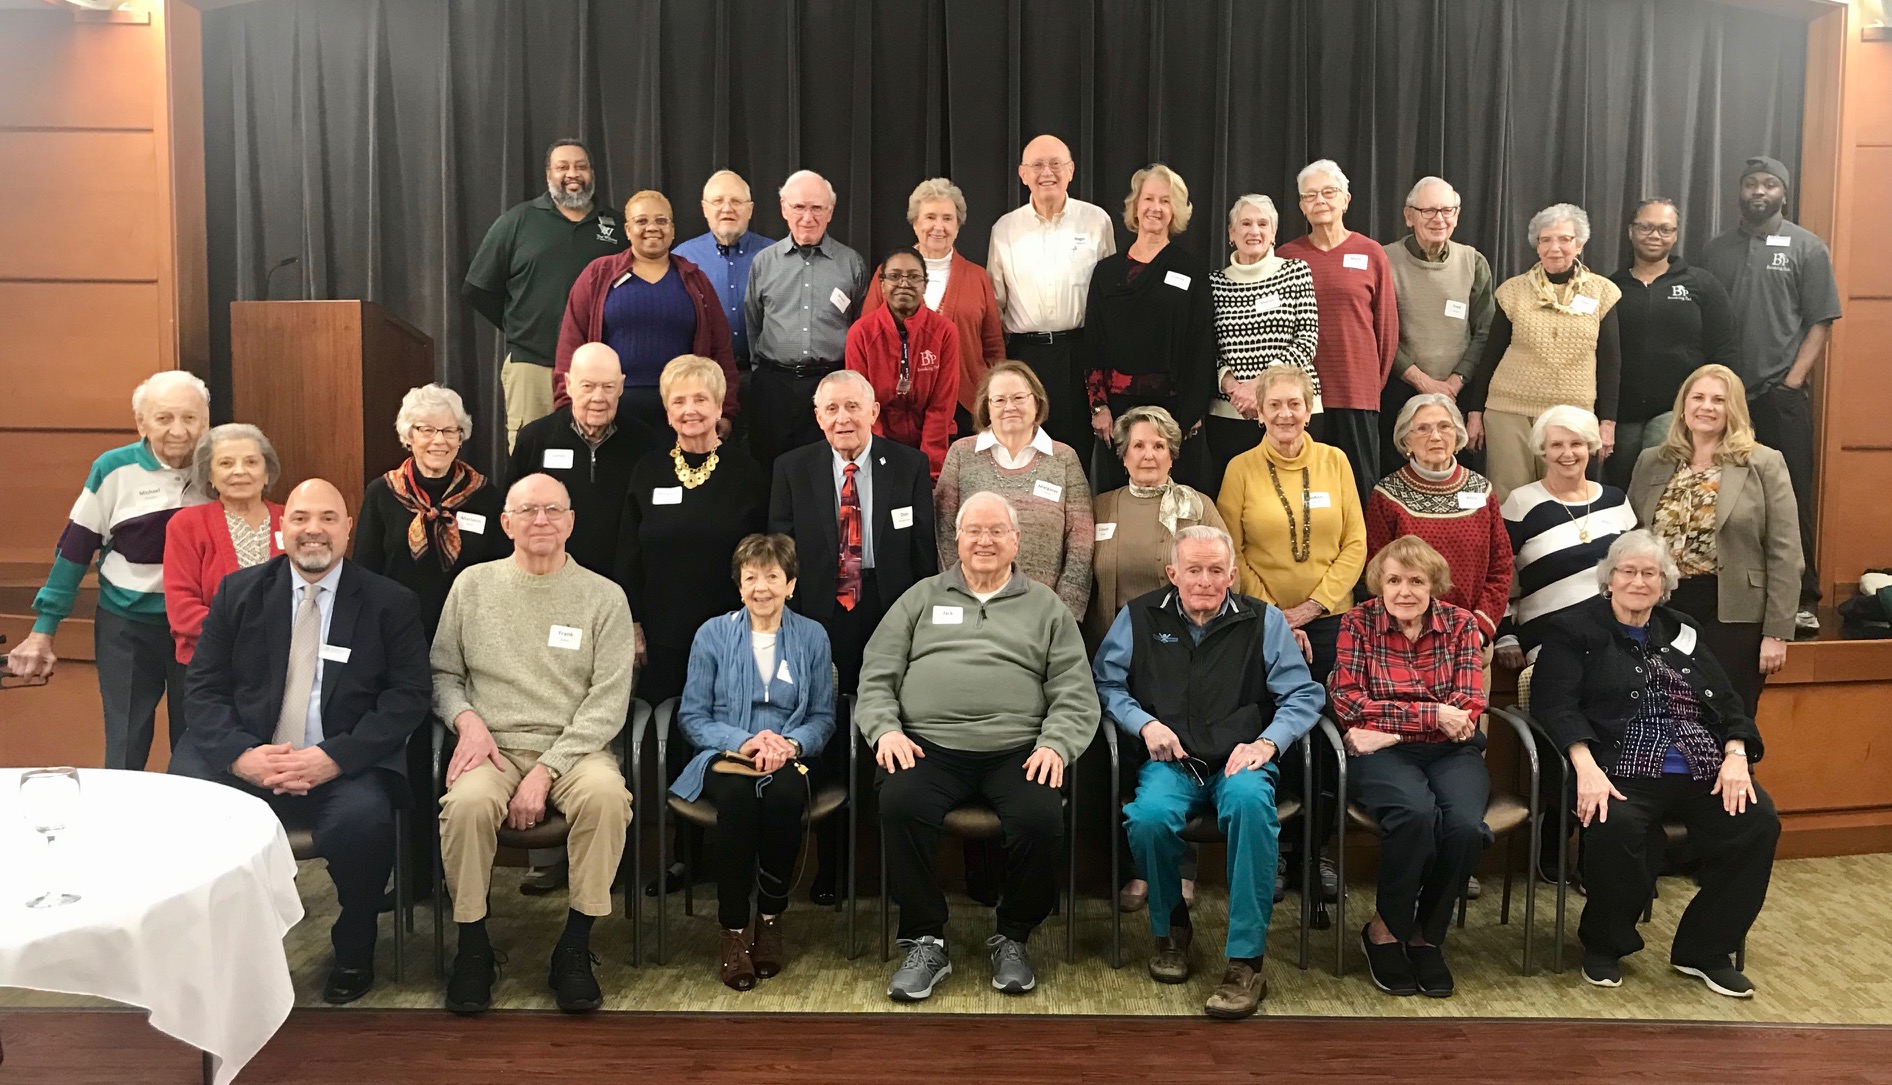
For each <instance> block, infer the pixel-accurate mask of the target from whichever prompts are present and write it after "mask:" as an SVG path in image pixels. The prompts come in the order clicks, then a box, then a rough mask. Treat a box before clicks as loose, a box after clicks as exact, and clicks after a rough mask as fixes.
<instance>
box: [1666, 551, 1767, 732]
mask: <svg viewBox="0 0 1892 1085" xmlns="http://www.w3.org/2000/svg"><path fill="white" fill-rule="evenodd" d="M1717 584H1718V578H1716V577H1712V576H1689V577H1683V578H1682V580H1681V582H1680V583H1678V584H1677V585H1676V586H1675V594H1674V595H1671V596H1670V597H1669V605H1670V606H1672V607H1674V608H1675V609H1677V610H1679V611H1681V612H1682V613H1684V614H1686V615H1688V616H1689V617H1691V618H1693V619H1695V620H1696V621H1697V622H1699V623H1700V624H1701V639H1702V643H1704V644H1706V645H1707V646H1708V651H1709V652H1710V653H1711V654H1712V655H1713V656H1714V657H1715V662H1717V663H1720V664H1721V669H1722V670H1724V671H1727V672H1728V680H1729V681H1730V682H1732V683H1733V684H1734V691H1735V692H1736V693H1738V694H1740V695H1741V703H1742V704H1743V705H1745V706H1746V707H1747V710H1748V714H1749V715H1753V714H1754V706H1755V705H1756V704H1758V703H1759V702H1760V698H1761V687H1762V686H1764V685H1766V683H1767V676H1766V675H1764V674H1762V673H1761V623H1759V622H1724V621H1721V620H1720V619H1719V618H1717V617H1715V613H1716V611H1717V609H1718V606H1719V603H1718V601H1717V598H1716V594H1715V593H1716V588H1717Z"/></svg>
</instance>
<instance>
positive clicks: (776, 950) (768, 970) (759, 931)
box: [749, 915, 786, 979]
mask: <svg viewBox="0 0 1892 1085" xmlns="http://www.w3.org/2000/svg"><path fill="white" fill-rule="evenodd" d="M749 961H750V963H752V964H754V965H755V974H756V975H758V976H760V977H762V978H763V979H769V978H770V977H773V976H779V975H781V974H782V965H783V964H785V963H786V961H785V960H784V955H783V953H782V917H781V916H779V915H778V916H776V917H775V918H774V919H769V918H766V917H764V916H756V919H755V941H753V942H751V943H750V944H749Z"/></svg>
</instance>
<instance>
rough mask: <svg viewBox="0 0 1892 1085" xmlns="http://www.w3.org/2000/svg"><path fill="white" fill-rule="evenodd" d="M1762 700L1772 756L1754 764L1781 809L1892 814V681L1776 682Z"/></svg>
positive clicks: (1762, 720)
mask: <svg viewBox="0 0 1892 1085" xmlns="http://www.w3.org/2000/svg"><path fill="white" fill-rule="evenodd" d="M1882 647H1885V646H1882ZM1886 650H1887V651H1892V647H1888V648H1887V649H1886ZM1760 705H1761V711H1760V719H1759V720H1758V721H1757V722H1758V723H1759V725H1760V728H1761V734H1762V736H1764V737H1765V738H1766V739H1767V756H1766V757H1765V758H1764V759H1762V761H1761V764H1760V766H1759V767H1758V769H1757V770H1756V771H1757V774H1758V775H1759V776H1760V778H1761V781H1762V783H1763V784H1764V785H1765V786H1766V787H1767V791H1768V793H1769V794H1770V795H1772V796H1773V797H1774V803H1775V805H1777V806H1778V807H1779V808H1780V809H1781V810H1782V811H1783V812H1786V811H1792V812H1795V813H1811V812H1824V811H1835V810H1863V809H1878V810H1881V811H1884V812H1885V813H1886V814H1887V815H1888V817H1892V746H1888V744H1887V743H1886V742H1885V741H1884V737H1885V735H1884V733H1885V727H1886V713H1887V710H1888V707H1892V682H1844V683H1832V684H1822V685H1773V684H1770V685H1769V686H1768V687H1767V693H1766V695H1765V696H1763V697H1762V698H1761V701H1760ZM1816 721H1817V722H1816ZM1841 766H1844V771H1839V769H1840V767H1841Z"/></svg>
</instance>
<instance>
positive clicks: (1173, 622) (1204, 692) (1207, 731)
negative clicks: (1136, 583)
mask: <svg viewBox="0 0 1892 1085" xmlns="http://www.w3.org/2000/svg"><path fill="white" fill-rule="evenodd" d="M1128 605H1129V608H1130V676H1129V681H1130V695H1131V696H1132V697H1135V698H1136V699H1137V703H1138V704H1140V705H1142V706H1143V708H1144V709H1145V710H1146V711H1148V712H1149V713H1150V714H1151V715H1152V716H1155V717H1156V718H1157V719H1159V720H1161V721H1162V722H1163V723H1164V724H1165V725H1166V726H1168V727H1169V729H1170V730H1172V731H1174V732H1176V735H1177V737H1178V738H1180V739H1181V740H1182V744H1183V749H1185V750H1187V751H1189V753H1190V755H1191V756H1193V757H1199V758H1201V759H1202V760H1203V761H1204V762H1206V763H1208V765H1209V766H1210V767H1211V768H1215V769H1220V768H1221V767H1222V766H1223V765H1225V764H1227V762H1228V758H1229V754H1230V753H1232V752H1234V749H1235V747H1237V746H1239V745H1241V744H1242V743H1244V742H1253V741H1255V740H1256V739H1257V738H1260V737H1261V732H1262V731H1263V730H1264V729H1265V728H1266V727H1267V726H1268V724H1269V722H1270V721H1272V720H1273V719H1274V709H1275V702H1274V695H1273V694H1272V693H1270V692H1269V691H1268V663H1267V660H1266V658H1265V657H1264V656H1263V654H1262V646H1263V643H1264V636H1263V634H1264V632H1265V630H1266V623H1265V622H1264V621H1263V615H1264V613H1265V611H1264V608H1265V607H1266V606H1267V605H1268V604H1266V603H1264V602H1262V601H1261V600H1260V599H1255V598H1252V597H1250V596H1247V595H1242V594H1239V593H1236V592H1231V593H1229V605H1228V606H1225V607H1224V608H1223V610H1222V613H1221V614H1219V615H1217V616H1216V617H1214V618H1213V619H1211V620H1210V621H1209V625H1208V627H1207V628H1206V629H1204V630H1203V631H1202V640H1201V641H1200V642H1199V643H1198V642H1197V640H1196V639H1195V637H1193V636H1191V635H1190V624H1191V623H1190V621H1189V619H1188V618H1187V617H1186V616H1184V614H1183V612H1182V604H1181V602H1180V601H1179V600H1178V599H1177V598H1176V590H1175V589H1174V588H1163V589H1160V590H1158V591H1153V592H1150V593H1149V594H1148V595H1141V596H1138V597H1137V598H1135V599H1132V600H1130V602H1129V604H1128Z"/></svg>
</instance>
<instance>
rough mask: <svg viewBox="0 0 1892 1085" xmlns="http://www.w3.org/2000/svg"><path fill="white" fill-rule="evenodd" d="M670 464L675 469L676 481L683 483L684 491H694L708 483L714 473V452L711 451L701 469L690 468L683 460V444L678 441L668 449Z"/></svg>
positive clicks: (713, 450)
mask: <svg viewBox="0 0 1892 1085" xmlns="http://www.w3.org/2000/svg"><path fill="white" fill-rule="evenodd" d="M670 462H671V463H673V464H675V465H676V467H677V481H678V482H681V483H683V488H684V489H686V490H694V489H696V488H697V487H698V486H701V485H703V484H704V483H705V482H708V481H709V477H710V475H711V474H713V473H714V472H715V471H716V450H715V449H711V450H710V454H709V459H707V460H704V461H703V466H701V467H691V466H690V465H689V464H688V463H686V462H685V461H684V459H683V442H681V441H679V442H677V444H676V445H675V446H674V447H672V448H671V449H670Z"/></svg>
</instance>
